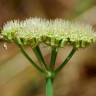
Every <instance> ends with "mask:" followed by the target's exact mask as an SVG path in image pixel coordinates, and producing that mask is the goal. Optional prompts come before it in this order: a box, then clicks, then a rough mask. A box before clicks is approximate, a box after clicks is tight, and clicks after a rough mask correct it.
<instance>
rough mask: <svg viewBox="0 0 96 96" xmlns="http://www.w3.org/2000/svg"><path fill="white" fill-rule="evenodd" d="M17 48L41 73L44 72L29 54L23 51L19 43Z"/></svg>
mask: <svg viewBox="0 0 96 96" xmlns="http://www.w3.org/2000/svg"><path fill="white" fill-rule="evenodd" d="M19 48H20V49H21V52H22V53H23V55H24V56H25V57H26V58H27V59H28V60H29V61H30V62H31V64H32V65H33V66H34V67H35V68H36V69H37V70H38V71H39V72H41V73H43V74H44V73H45V72H44V71H43V70H42V69H41V68H40V67H39V66H38V65H37V64H36V63H35V62H34V61H33V60H32V59H31V58H30V56H29V55H28V54H27V53H26V52H25V50H24V49H23V47H22V46H20V45H19Z"/></svg>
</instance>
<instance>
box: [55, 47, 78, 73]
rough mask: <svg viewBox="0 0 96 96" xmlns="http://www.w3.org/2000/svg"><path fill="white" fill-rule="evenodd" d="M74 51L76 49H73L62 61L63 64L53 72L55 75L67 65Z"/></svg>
mask: <svg viewBox="0 0 96 96" xmlns="http://www.w3.org/2000/svg"><path fill="white" fill-rule="evenodd" d="M76 50H77V48H76V47H73V49H72V51H71V52H70V53H69V55H68V56H67V58H66V59H65V60H64V62H63V63H62V64H61V65H60V66H59V67H58V68H57V69H56V70H55V74H57V73H59V72H60V71H61V70H62V68H63V67H64V66H65V65H66V64H67V63H68V61H69V60H70V59H71V57H72V56H73V55H74V53H75V52H76Z"/></svg>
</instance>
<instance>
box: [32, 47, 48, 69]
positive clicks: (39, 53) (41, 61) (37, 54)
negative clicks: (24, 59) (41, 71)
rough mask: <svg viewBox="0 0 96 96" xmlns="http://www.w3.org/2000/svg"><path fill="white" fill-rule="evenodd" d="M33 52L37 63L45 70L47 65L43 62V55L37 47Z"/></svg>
mask: <svg viewBox="0 0 96 96" xmlns="http://www.w3.org/2000/svg"><path fill="white" fill-rule="evenodd" d="M33 51H34V53H35V55H36V57H37V59H38V61H39V62H40V64H41V66H42V64H43V65H44V67H45V68H46V69H47V64H46V63H45V60H44V58H43V55H42V53H41V50H40V48H39V46H36V47H35V48H33Z"/></svg>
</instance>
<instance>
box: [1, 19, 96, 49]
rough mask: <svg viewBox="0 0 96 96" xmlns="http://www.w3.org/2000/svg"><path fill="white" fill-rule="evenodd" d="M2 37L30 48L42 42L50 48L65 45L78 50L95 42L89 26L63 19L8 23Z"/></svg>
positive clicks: (92, 31)
mask: <svg viewBox="0 0 96 96" xmlns="http://www.w3.org/2000/svg"><path fill="white" fill-rule="evenodd" d="M2 35H3V36H4V38H5V39H8V40H9V41H14V40H15V39H17V40H18V43H19V44H21V45H31V46H32V47H35V46H36V45H38V44H39V43H41V42H43V43H45V44H48V45H50V46H57V47H64V45H65V44H67V45H73V46H76V47H77V48H79V47H86V46H87V45H89V44H91V43H94V42H95V41H96V35H95V32H94V30H93V29H92V27H91V26H90V25H85V24H82V23H78V22H71V21H66V20H63V19H56V20H46V19H40V18H29V19H26V20H24V21H18V20H14V21H9V22H7V23H6V24H5V25H4V26H3V29H2Z"/></svg>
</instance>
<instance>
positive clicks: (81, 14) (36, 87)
mask: <svg viewBox="0 0 96 96" xmlns="http://www.w3.org/2000/svg"><path fill="white" fill-rule="evenodd" d="M28 17H42V18H47V19H55V18H62V19H69V20H76V21H80V22H83V23H88V24H91V25H92V26H93V28H94V30H96V0H0V28H1V29H2V26H3V24H4V23H5V22H6V21H9V20H13V19H20V20H23V19H25V18H28ZM6 46H7V47H6ZM46 50H48V48H42V51H43V55H44V56H45V58H46V61H47V62H49V59H50V58H49V57H50V49H49V51H46ZM27 51H28V53H29V54H30V51H31V53H32V54H30V55H31V56H32V58H33V59H34V60H35V61H36V58H35V56H34V53H33V52H32V50H31V48H28V50H27ZM69 51H70V47H65V48H63V49H60V51H59V54H58V57H57V66H58V64H60V63H61V62H62V61H63V60H64V58H65V57H66V55H67V54H68V52H69ZM44 82H45V81H44V80H43V78H42V76H41V75H40V74H39V73H38V72H37V71H36V70H35V69H34V68H33V67H32V66H31V64H30V63H29V62H28V61H27V60H26V59H25V57H24V56H23V55H22V54H21V52H20V51H19V49H18V48H17V47H16V45H15V44H9V43H6V42H2V41H1V42H0V96H44V87H45V86H44ZM54 94H55V96H96V47H95V45H92V46H91V47H89V48H86V49H79V50H78V51H77V52H76V54H75V55H74V56H73V57H72V59H71V60H70V62H68V64H67V65H66V66H65V68H64V70H62V72H61V73H60V74H59V75H58V76H57V79H56V80H55V83H54Z"/></svg>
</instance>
